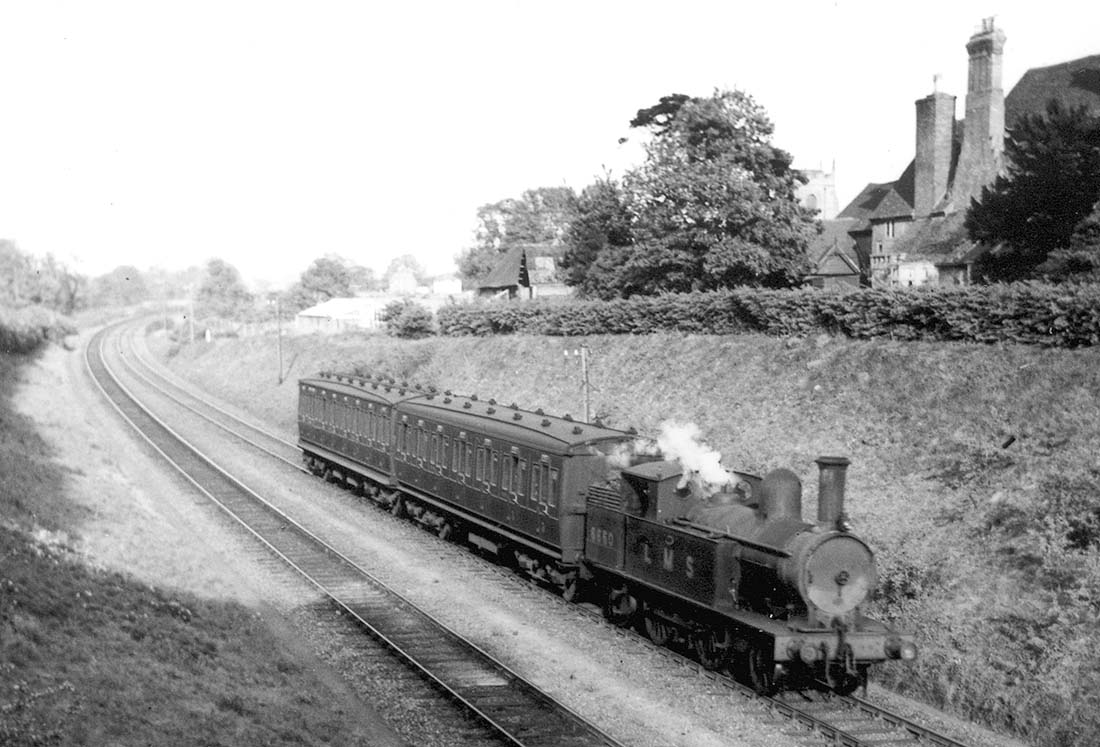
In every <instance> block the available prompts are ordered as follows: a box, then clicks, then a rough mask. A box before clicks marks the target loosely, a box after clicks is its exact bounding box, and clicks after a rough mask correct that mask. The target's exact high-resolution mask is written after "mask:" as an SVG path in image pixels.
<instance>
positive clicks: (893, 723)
mask: <svg viewBox="0 0 1100 747" xmlns="http://www.w3.org/2000/svg"><path fill="white" fill-rule="evenodd" d="M131 351H132V355H130V356H129V358H131V359H133V360H135V361H136V362H137V363H139V364H140V365H141V366H142V367H143V368H144V369H145V371H144V372H138V371H137V370H136V368H135V369H134V371H135V373H136V374H137V375H139V376H141V377H142V378H143V379H144V380H145V381H146V382H148V383H149V385H150V386H153V387H156V388H158V389H159V390H161V391H162V392H163V393H164V394H165V395H166V396H168V397H170V398H171V399H173V400H175V401H176V402H178V403H179V404H181V405H182V406H184V407H186V408H187V409H189V410H191V411H192V412H195V413H196V414H198V415H200V416H202V417H204V418H206V419H207V420H209V421H210V422H211V423H214V424H215V425H217V426H218V427H220V428H223V429H224V430H226V431H227V432H229V433H231V434H233V435H235V436H236V437H237V438H240V439H242V440H243V441H245V442H247V443H249V444H251V445H252V446H253V447H255V448H258V449H260V450H261V451H263V452H265V453H267V454H269V455H271V456H273V457H275V458H278V459H280V460H282V461H284V462H287V463H290V464H291V465H292V466H294V467H295V468H296V469H303V468H302V467H301V465H300V462H299V461H297V459H294V458H288V456H286V454H287V451H286V449H287V448H288V447H289V448H290V449H292V451H293V454H294V455H295V456H298V452H297V447H296V446H295V445H294V444H292V443H290V442H289V441H286V440H285V439H283V438H281V437H279V436H277V435H276V434H273V433H270V432H269V431H267V430H265V429H264V428H262V427H260V426H257V425H254V424H251V423H248V422H247V421H245V420H243V419H241V418H239V417H237V416H236V415H233V414H232V413H230V412H229V411H227V410H225V409H223V408H221V407H219V406H217V405H214V404H213V403H210V402H208V401H206V400H205V399H204V398H202V397H201V396H199V395H197V394H196V393H194V392H193V391H190V390H189V389H188V388H186V387H183V386H181V385H179V384H177V383H175V382H173V381H171V379H170V378H169V377H168V376H166V375H165V374H164V373H163V371H162V370H160V368H159V367H158V366H156V365H155V364H153V363H151V362H150V361H148V360H146V359H145V358H143V357H142V356H141V355H139V354H138V353H137V351H136V349H135V347H134V346H133V344H131ZM154 379H156V381H154ZM158 382H160V383H158ZM270 444H278V445H279V446H278V447H277V448H270ZM280 452H281V453H280ZM372 505H373V504H372ZM380 513H383V514H384V515H385V516H386V518H387V519H388V518H390V517H389V516H388V514H385V512H381V511H380ZM426 539H427V538H426ZM437 541H438V542H440V543H444V541H443V540H437ZM470 557H473V556H470ZM477 562H478V563H480V564H481V565H482V566H484V567H485V570H486V572H488V573H492V574H495V575H497V576H499V577H501V578H510V579H515V578H516V577H515V575H514V574H513V573H512V572H511V571H510V570H508V569H504V568H501V567H500V566H496V565H494V564H492V563H489V562H488V561H483V560H481V559H477ZM540 588H541V587H540ZM544 591H546V594H547V596H549V597H550V598H552V599H553V600H555V602H556V603H557V604H560V605H562V606H563V608H568V610H570V611H571V612H572V613H573V614H576V613H577V612H580V613H581V614H584V615H586V616H587V617H589V618H591V619H592V621H593V622H594V623H595V624H599V625H603V626H606V627H607V628H609V629H613V630H615V632H616V633H617V634H619V635H621V636H623V637H627V638H630V639H631V640H632V641H633V642H635V643H636V644H637V645H640V646H643V647H646V648H647V649H648V650H649V651H651V652H652V653H653V655H654V656H661V657H665V658H666V659H670V660H673V661H675V662H676V663H677V664H678V665H679V666H681V667H686V668H690V669H692V670H694V671H695V672H696V673H697V674H698V675H699V676H701V677H706V678H708V679H709V680H710V681H712V682H714V683H716V684H718V685H720V686H722V687H724V688H726V689H728V690H729V691H730V692H731V694H735V695H736V696H740V697H744V698H749V699H754V700H759V701H762V702H764V703H765V704H766V706H767V707H768V708H769V709H770V710H771V712H772V713H773V714H774V715H775V716H776V717H777V720H778V719H782V720H783V721H785V722H788V723H790V724H792V725H798V726H799V727H801V728H803V729H804V730H805V734H804V736H805V737H806V738H811V739H814V740H815V743H817V744H828V745H844V746H845V747H871V746H872V745H874V746H875V747H892V746H894V745H913V746H921V747H923V746H924V745H929V746H935V747H965V743H963V742H961V741H959V740H957V739H954V738H952V737H950V736H947V735H944V734H941V733H939V732H937V731H935V730H933V729H931V728H929V727H926V726H923V725H922V724H920V723H918V722H916V721H914V720H912V719H909V718H906V717H904V716H901V715H899V714H896V713H894V712H892V711H890V710H889V709H886V708H884V707H882V706H879V705H877V704H875V703H872V702H871V701H869V700H866V699H864V698H860V697H858V696H854V695H853V696H846V697H842V696H827V695H824V694H821V693H786V694H782V695H780V696H777V697H772V698H768V697H763V696H760V695H758V694H757V693H756V692H754V691H753V690H752V689H751V688H749V687H746V686H744V685H742V684H740V683H738V682H736V681H734V680H732V679H730V678H729V677H726V676H723V675H721V674H717V673H715V672H711V671H708V670H706V669H704V668H703V667H702V666H701V665H700V664H698V663H697V662H695V661H694V660H692V659H690V658H688V657H687V656H685V655H681V654H679V653H677V652H675V651H671V650H669V649H667V648H663V647H661V646H657V645H655V644H654V643H653V642H652V641H650V640H649V639H648V638H646V637H645V636H643V635H641V634H639V633H637V632H635V631H632V630H628V629H622V628H617V627H615V626H614V625H612V624H611V623H609V622H607V621H606V620H604V618H603V616H602V614H600V613H599V612H597V611H595V610H594V609H590V608H588V607H586V606H584V605H576V604H572V603H570V602H567V601H565V600H564V599H562V598H561V597H560V596H558V595H557V594H553V593H551V592H550V591H549V590H544Z"/></svg>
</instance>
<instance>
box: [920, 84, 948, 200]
mask: <svg viewBox="0 0 1100 747" xmlns="http://www.w3.org/2000/svg"><path fill="white" fill-rule="evenodd" d="M916 103H917V157H916V171H915V173H914V185H913V186H914V189H913V213H914V215H915V217H918V218H920V217H923V216H926V215H928V214H929V213H931V212H932V209H933V208H934V207H936V205H938V204H939V202H940V200H942V199H943V197H944V195H945V194H947V187H948V177H949V176H950V175H951V148H952V145H953V143H952V140H953V136H954V130H955V97H954V96H951V95H949V94H946V93H940V92H939V91H938V90H936V91H933V92H932V93H931V94H929V95H928V96H926V97H925V98H923V99H918V100H917V102H916Z"/></svg>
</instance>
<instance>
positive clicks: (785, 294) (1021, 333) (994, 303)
mask: <svg viewBox="0 0 1100 747" xmlns="http://www.w3.org/2000/svg"><path fill="white" fill-rule="evenodd" d="M438 321H439V327H440V332H441V334H443V335H449V336H455V337H458V336H464V335H477V336H483V335H493V334H510V333H521V334H534V335H557V336H562V335H567V336H568V335H594V334H649V333H653V332H691V333H700V334H744V333H763V334H768V335H776V336H806V335H812V334H817V333H821V332H828V333H832V334H844V335H847V336H848V337H852V338H857V339H869V338H875V337H887V338H891V339H897V340H928V341H934V340H951V341H961V342H980V343H997V342H1007V343H1021V344H1029V345H1041V346H1045V347H1059V348H1076V347H1083V346H1089V345H1096V344H1100V286H1097V285H1042V284H1032V283H1027V284H1015V285H995V286H967V287H959V288H943V287H919V288H897V289H873V290H872V289H868V290H862V291H839V290H837V291H822V290H814V289H802V290H794V291H783V290H764V289H758V288H739V289H734V290H726V291H715V292H709V293H688V294H675V295H673V294H669V295H662V296H634V297H632V298H626V299H617V300H614V301H578V302H575V303H569V304H563V303H547V302H538V301H536V302H531V303H522V304H499V305H496V304H490V305H485V304H465V305H456V306H448V307H444V308H443V309H441V310H440V311H439V314H438Z"/></svg>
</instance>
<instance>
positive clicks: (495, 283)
mask: <svg viewBox="0 0 1100 747" xmlns="http://www.w3.org/2000/svg"><path fill="white" fill-rule="evenodd" d="M561 253H562V248H561V247H560V246H547V245H542V244H526V245H520V246H513V247H512V248H510V249H509V250H508V251H507V252H505V253H504V254H502V255H501V256H500V259H499V260H498V261H497V263H496V265H495V266H494V267H493V269H492V270H491V271H490V272H489V275H488V276H487V277H486V278H485V279H484V280H483V281H481V283H479V284H478V287H477V295H478V297H479V298H520V299H528V298H546V297H549V296H568V295H570V294H571V293H572V292H573V289H572V288H570V287H569V286H568V285H566V284H565V282H564V281H563V280H562V279H561V275H560V273H559V270H558V260H559V258H560V257H561Z"/></svg>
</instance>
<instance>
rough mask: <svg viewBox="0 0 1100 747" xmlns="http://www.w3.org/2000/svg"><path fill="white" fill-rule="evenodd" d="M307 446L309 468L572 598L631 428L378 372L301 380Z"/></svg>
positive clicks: (631, 438) (301, 432) (301, 419)
mask: <svg viewBox="0 0 1100 747" xmlns="http://www.w3.org/2000/svg"><path fill="white" fill-rule="evenodd" d="M299 422H300V429H299V446H300V447H301V449H302V451H303V454H304V456H305V461H306V465H307V467H308V468H309V469H310V471H311V472H313V473H314V474H317V475H322V476H325V477H327V478H330V479H335V480H340V481H343V482H346V483H350V484H351V485H352V486H353V487H355V488H357V489H358V490H359V491H360V492H362V493H363V494H364V495H367V496H369V497H370V498H372V499H373V500H375V501H377V502H378V503H380V504H382V505H383V506H386V507H388V508H390V510H392V511H393V512H394V513H396V514H404V515H407V516H408V517H410V518H412V519H413V520H415V521H417V522H419V523H421V524H423V525H424V526H426V527H428V528H430V529H432V530H433V531H435V532H436V533H438V534H439V535H440V536H442V537H451V536H456V535H459V534H460V535H461V537H456V538H461V539H464V540H466V541H467V542H469V543H470V544H471V545H474V546H475V547H477V548H479V549H480V550H481V551H482V552H485V553H487V554H489V555H492V556H495V557H497V558H498V559H500V560H501V561H502V562H505V563H508V564H514V565H515V566H516V567H518V568H521V569H523V570H525V571H526V572H527V573H529V574H530V575H531V576H533V577H534V578H536V579H538V580H540V581H543V582H546V583H549V584H551V585H553V586H556V587H558V588H559V590H560V591H561V592H562V594H563V595H565V596H566V597H567V598H571V597H572V596H573V594H574V593H575V591H576V588H577V581H578V571H579V565H578V564H579V561H580V560H581V558H582V554H583V552H584V546H585V513H586V497H585V496H586V491H587V489H588V486H589V485H590V484H592V483H594V482H601V481H605V480H606V479H607V477H608V463H609V459H608V457H609V456H610V455H611V454H612V453H617V452H624V451H627V452H628V451H629V450H630V449H631V445H632V444H633V442H634V440H635V438H636V436H635V434H633V433H631V432H626V431H619V430H614V429H610V428H604V427H601V426H599V425H594V424H589V423H580V422H577V421H574V420H572V419H571V418H570V417H569V416H566V417H555V416H551V415H547V414H545V413H543V412H542V411H541V410H537V411H534V412H529V411H525V410H521V409H519V408H518V407H517V406H516V405H514V404H513V405H502V404H500V403H498V402H496V401H495V400H492V399H490V400H488V401H484V400H479V399H478V398H477V396H476V395H475V396H470V397H465V396H457V395H454V394H451V393H450V392H442V393H441V392H436V391H434V390H424V389H420V388H417V387H409V386H407V385H404V384H398V383H397V382H395V381H393V380H392V379H389V378H385V377H379V376H349V375H342V374H322V375H321V376H319V377H317V378H308V379H302V380H301V381H300V382H299Z"/></svg>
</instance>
